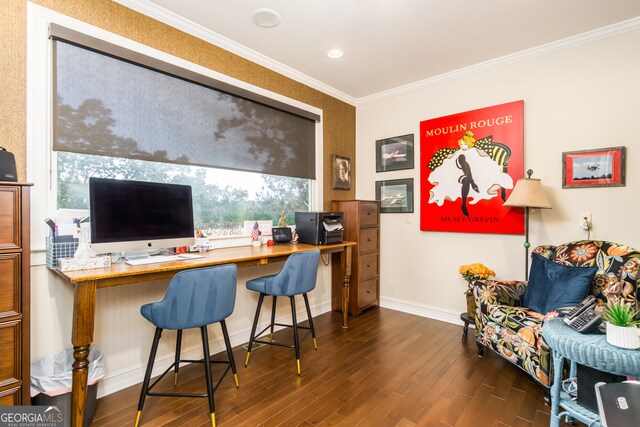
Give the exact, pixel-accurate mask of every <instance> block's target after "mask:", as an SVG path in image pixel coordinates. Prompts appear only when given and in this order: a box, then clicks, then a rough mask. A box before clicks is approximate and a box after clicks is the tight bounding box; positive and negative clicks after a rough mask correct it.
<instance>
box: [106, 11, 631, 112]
mask: <svg viewBox="0 0 640 427" xmlns="http://www.w3.org/2000/svg"><path fill="white" fill-rule="evenodd" d="M114 1H117V2H118V3H121V4H123V5H125V6H127V7H129V8H132V9H134V10H137V11H139V12H142V13H145V14H147V15H149V16H152V17H154V18H156V19H159V20H161V21H163V22H166V23H169V24H170V25H173V26H176V27H178V28H180V29H182V30H184V31H187V32H190V33H192V34H195V35H197V36H199V37H201V38H204V39H205V40H208V41H211V42H212V43H215V44H217V45H220V46H221V47H223V48H225V49H227V50H230V51H232V52H234V53H237V54H240V55H242V56H244V57H247V58H249V59H251V60H253V61H254V62H258V63H260V64H262V65H265V66H267V67H269V68H272V69H274V70H276V71H278V72H282V73H283V74H285V75H288V76H292V77H294V78H296V77H297V78H298V80H301V81H303V82H304V83H307V84H310V85H311V86H314V87H316V88H319V89H321V90H322V89H325V91H327V89H328V91H329V92H333V93H332V94H334V95H335V94H337V95H338V97H340V98H342V99H345V100H348V101H352V102H356V101H358V100H360V99H363V98H365V97H371V96H374V95H375V94H379V93H383V92H385V91H390V90H393V89H394V88H398V87H401V86H404V85H409V84H412V83H416V82H419V81H422V80H425V79H430V78H434V77H435V76H439V75H444V74H446V73H450V72H453V71H455V70H460V69H464V68H465V67H470V66H474V65H476V64H480V63H483V62H486V61H490V60H494V59H495V58H500V57H505V56H508V55H514V54H516V53H518V52H521V51H525V50H527V49H532V48H536V47H539V46H542V45H546V44H549V43H552V42H557V41H558V40H562V39H566V38H568V37H572V36H576V35H580V34H583V33H588V32H592V31H594V30H597V29H601V28H602V27H607V26H610V25H612V24H617V23H620V22H622V21H627V20H630V19H634V26H635V27H637V23H636V21H637V18H638V17H640V0H608V1H606V0H482V1H478V0H316V1H313V2H312V1H304V0H180V1H175V0H114ZM258 8H271V9H274V10H276V11H278V12H279V13H280V15H281V16H282V22H281V24H280V25H279V26H277V27H275V28H261V27H258V26H256V25H255V24H254V23H253V22H252V13H253V11H254V10H255V9H258ZM334 47H340V48H342V49H343V50H344V52H345V53H344V56H343V57H342V58H340V59H329V58H328V57H327V56H326V52H327V51H328V50H329V49H331V48H334ZM639 54H640V53H639Z"/></svg>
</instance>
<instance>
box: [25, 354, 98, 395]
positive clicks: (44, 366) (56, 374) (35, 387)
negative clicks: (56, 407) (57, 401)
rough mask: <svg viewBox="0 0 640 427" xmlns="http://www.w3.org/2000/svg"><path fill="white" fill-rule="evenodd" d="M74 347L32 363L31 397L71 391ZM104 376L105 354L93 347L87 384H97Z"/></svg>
mask: <svg viewBox="0 0 640 427" xmlns="http://www.w3.org/2000/svg"><path fill="white" fill-rule="evenodd" d="M74 361H75V360H74V358H73V349H67V350H64V351H60V352H58V353H54V354H50V355H49V356H47V357H45V358H44V359H42V360H39V361H37V362H34V363H32V364H31V397H34V396H36V395H38V394H40V393H44V394H46V395H47V396H58V395H60V394H64V393H69V392H71V384H72V382H73V380H72V377H73V362H74ZM102 377H104V354H103V353H102V350H100V349H97V348H92V349H91V351H90V352H89V376H88V380H87V385H91V384H95V383H96V382H98V380H100V379H102Z"/></svg>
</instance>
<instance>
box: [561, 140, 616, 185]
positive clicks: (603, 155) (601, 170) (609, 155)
mask: <svg viewBox="0 0 640 427" xmlns="http://www.w3.org/2000/svg"><path fill="white" fill-rule="evenodd" d="M624 169H625V147H610V148H601V149H597V150H582V151H567V152H565V153H562V188H584V187H623V186H624V185H625V170H624Z"/></svg>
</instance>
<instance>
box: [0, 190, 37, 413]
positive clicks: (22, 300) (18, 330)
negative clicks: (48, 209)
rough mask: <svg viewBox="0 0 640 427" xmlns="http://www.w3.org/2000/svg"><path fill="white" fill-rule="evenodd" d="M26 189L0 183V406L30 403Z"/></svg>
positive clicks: (28, 258) (27, 202)
mask: <svg viewBox="0 0 640 427" xmlns="http://www.w3.org/2000/svg"><path fill="white" fill-rule="evenodd" d="M29 190H30V184H20V183H15V182H0V406H11V405H30V396H29V388H30V377H29V365H30V363H31V361H30V356H29V306H30V293H29V289H30V286H29V277H30V274H29V273H30V271H29V269H30V236H29V233H30V226H29V224H30V222H29V210H30V206H29Z"/></svg>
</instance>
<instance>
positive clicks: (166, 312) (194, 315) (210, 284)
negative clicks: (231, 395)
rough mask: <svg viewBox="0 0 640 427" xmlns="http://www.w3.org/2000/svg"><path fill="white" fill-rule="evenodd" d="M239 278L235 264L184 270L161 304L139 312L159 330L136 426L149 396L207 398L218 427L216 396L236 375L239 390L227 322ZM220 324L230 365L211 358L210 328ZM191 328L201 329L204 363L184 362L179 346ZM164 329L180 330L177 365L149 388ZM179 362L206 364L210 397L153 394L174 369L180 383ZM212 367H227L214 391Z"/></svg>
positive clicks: (183, 394)
mask: <svg viewBox="0 0 640 427" xmlns="http://www.w3.org/2000/svg"><path fill="white" fill-rule="evenodd" d="M236 278H237V268H236V266H235V264H228V265H222V266H217V267H206V268H197V269H193V270H185V271H182V272H180V273H178V274H176V275H175V276H174V277H173V279H171V282H170V283H169V287H168V288H167V292H166V294H165V296H164V299H163V300H162V301H160V302H154V303H151V304H145V305H143V306H142V307H141V308H140V313H141V314H142V316H143V317H144V318H145V319H147V320H148V321H149V322H151V323H153V324H154V325H155V326H156V332H155V335H154V337H153V344H152V345H151V353H150V355H149V362H148V363H147V371H146V373H145V376H144V381H143V383H142V391H141V392H140V401H139V403H138V413H137V414H136V421H135V426H136V427H137V426H138V423H139V422H140V415H141V414H142V407H143V406H144V400H145V398H146V397H147V396H179V397H207V398H208V399H209V412H210V413H211V425H212V426H213V427H215V425H216V413H215V406H214V402H213V394H214V392H215V391H216V389H217V388H218V386H219V385H220V383H221V382H222V379H223V378H224V376H225V375H226V374H227V372H229V369H231V371H232V372H233V377H234V379H235V383H236V387H238V376H237V374H236V365H235V362H234V360H233V352H232V351H231V341H230V340H229V332H228V331H227V325H226V324H225V321H224V320H225V319H226V318H227V317H229V316H230V315H231V313H233V306H234V304H235V300H236ZM218 322H219V323H220V326H221V327H222V334H223V336H224V343H225V346H226V347H227V356H228V358H229V360H228V361H211V360H210V355H209V336H208V333H207V325H210V324H212V323H218ZM190 328H200V334H201V337H202V348H203V352H204V358H203V360H181V359H180V345H181V341H182V330H183V329H190ZM164 329H172V330H177V339H176V355H175V361H174V362H173V363H172V364H171V366H169V367H168V368H167V369H166V370H165V371H164V372H163V373H162V374H161V375H160V377H158V378H157V379H156V380H155V381H154V382H153V384H151V385H149V381H150V380H151V372H152V370H153V363H154V361H155V358H156V352H157V350H158V344H159V342H160V337H161V335H162V331H163V330H164ZM180 362H191V363H204V371H205V380H206V383H207V394H185V393H152V392H151V390H152V389H153V387H154V386H155V385H156V384H157V383H158V382H159V381H160V380H161V379H162V378H163V377H164V376H165V375H166V374H167V373H168V372H169V371H170V370H171V368H174V386H175V385H176V384H177V380H178V369H179V365H180ZM211 363H224V364H227V367H226V369H225V371H224V372H223V373H222V375H220V379H219V380H218V382H217V383H216V385H215V387H214V386H213V384H212V380H211Z"/></svg>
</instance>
